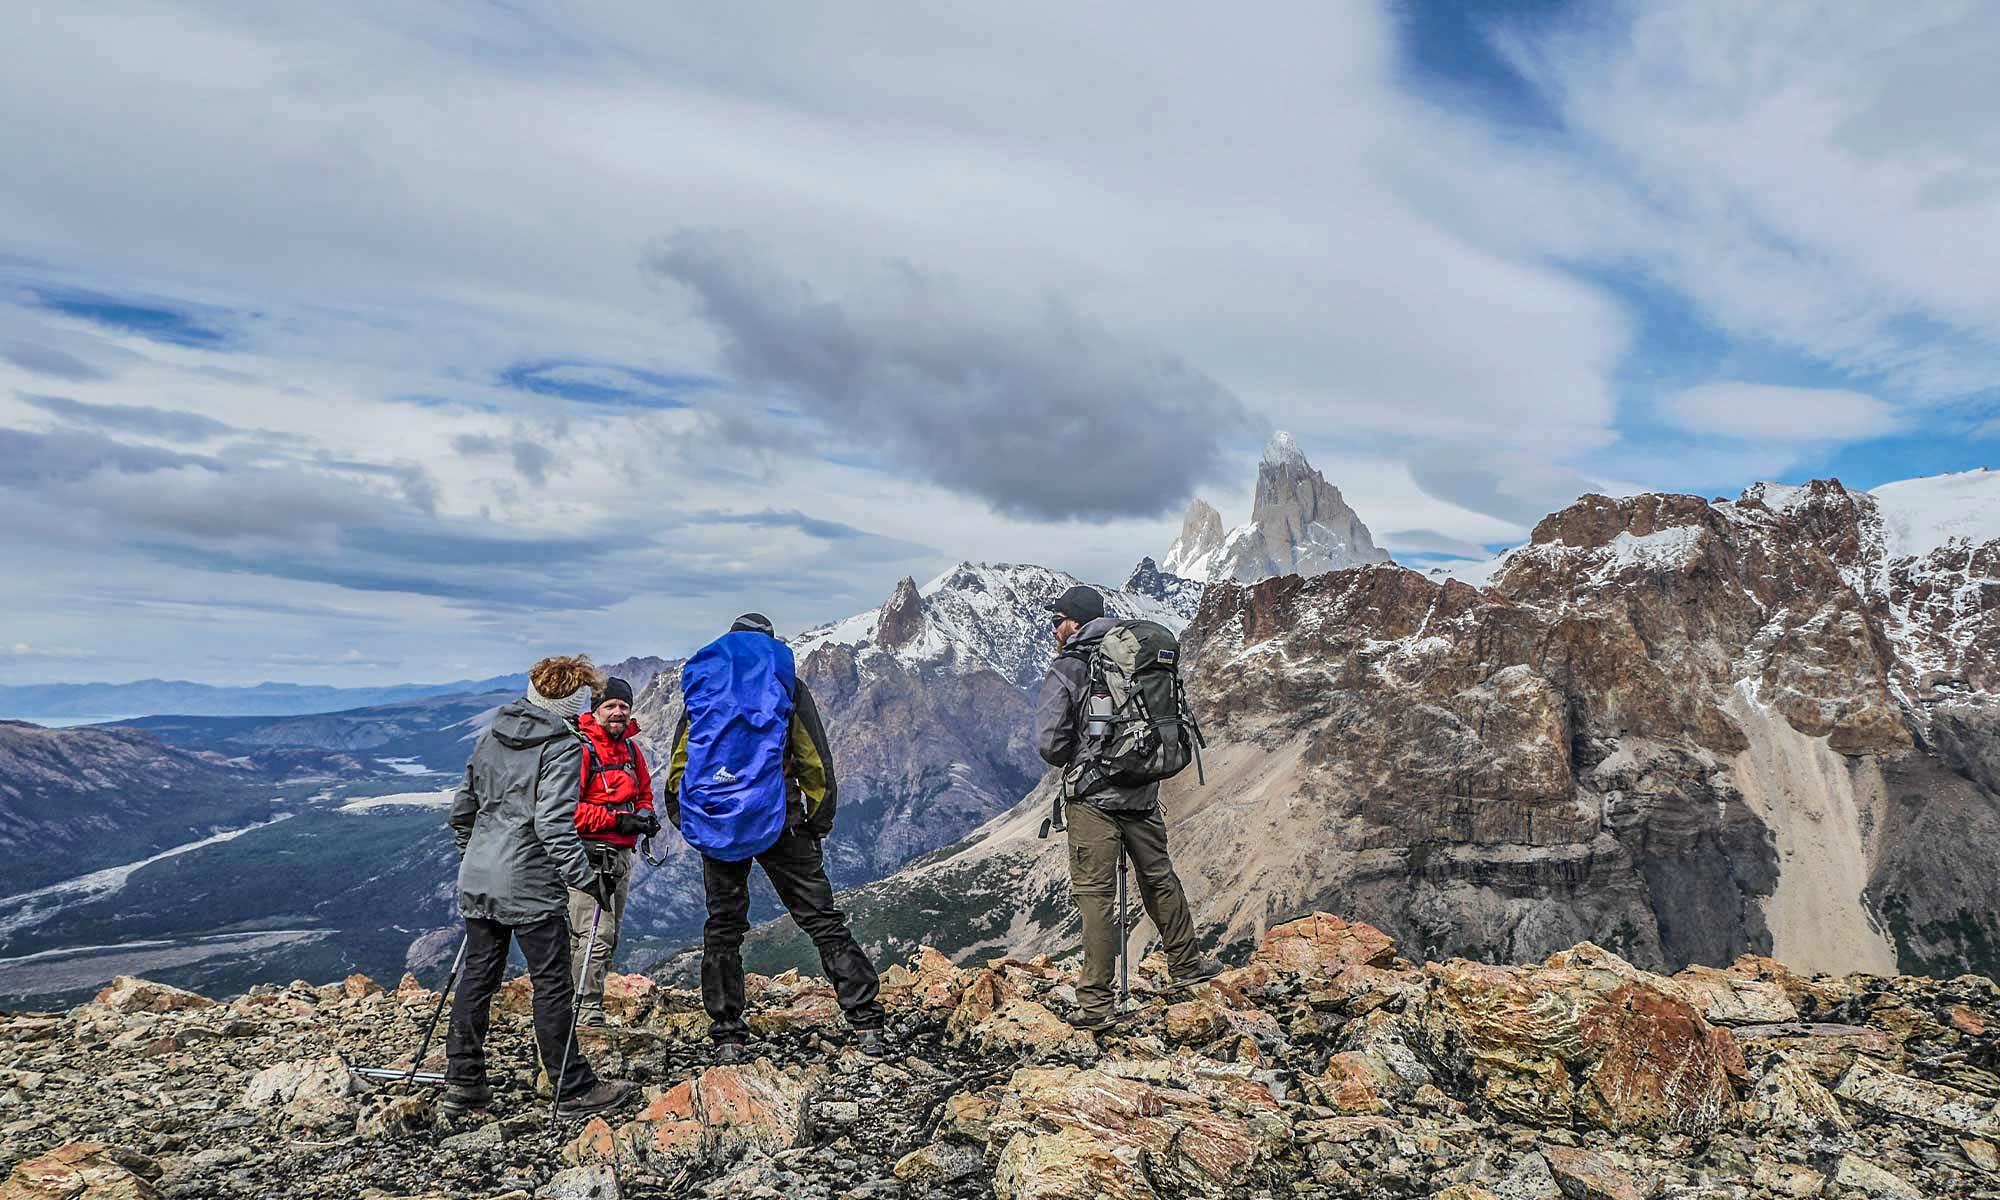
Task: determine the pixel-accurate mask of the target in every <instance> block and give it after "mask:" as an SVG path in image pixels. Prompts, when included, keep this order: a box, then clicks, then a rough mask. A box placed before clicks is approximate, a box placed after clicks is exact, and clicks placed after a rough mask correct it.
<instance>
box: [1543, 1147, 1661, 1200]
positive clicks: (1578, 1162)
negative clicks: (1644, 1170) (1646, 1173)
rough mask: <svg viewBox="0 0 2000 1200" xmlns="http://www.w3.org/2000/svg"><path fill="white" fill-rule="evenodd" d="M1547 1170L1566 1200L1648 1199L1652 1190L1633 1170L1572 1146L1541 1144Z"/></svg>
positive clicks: (1600, 1155) (1602, 1156)
mask: <svg viewBox="0 0 2000 1200" xmlns="http://www.w3.org/2000/svg"><path fill="white" fill-rule="evenodd" d="M1542 1158H1543V1159H1545V1160H1546V1161H1547V1162H1548V1164H1549V1174H1550V1175H1552V1176H1554V1178H1555V1181H1556V1186H1557V1187H1558V1188H1561V1189H1562V1194H1563V1195H1564V1196H1567V1197H1569V1200H1647V1198H1648V1197H1649V1196H1651V1195H1652V1194H1653V1192H1654V1188H1653V1187H1652V1185H1651V1184H1648V1183H1643V1182H1641V1181H1640V1180H1639V1178H1638V1177H1637V1176H1635V1175H1634V1174H1633V1173H1632V1172H1630V1171H1628V1170H1626V1169H1625V1168H1624V1167H1621V1166H1619V1165H1618V1164H1617V1163H1615V1162H1613V1161H1611V1159H1609V1158H1607V1157H1606V1156H1604V1155H1602V1154H1597V1153H1595V1152H1593V1151H1590V1150H1583V1149H1579V1148H1576V1147H1571V1146H1544V1147H1542Z"/></svg>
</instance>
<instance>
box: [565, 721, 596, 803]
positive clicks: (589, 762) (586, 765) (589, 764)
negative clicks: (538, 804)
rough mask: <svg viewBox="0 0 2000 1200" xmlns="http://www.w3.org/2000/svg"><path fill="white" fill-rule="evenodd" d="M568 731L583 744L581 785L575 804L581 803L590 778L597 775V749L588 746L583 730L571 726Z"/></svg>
mask: <svg viewBox="0 0 2000 1200" xmlns="http://www.w3.org/2000/svg"><path fill="white" fill-rule="evenodd" d="M569 731H570V732H571V733H572V734H575V735H576V740H577V741H579V742H582V743H583V784H582V786H580V787H578V788H577V792H576V798H577V802H578V803H582V801H583V798H584V796H585V795H587V794H588V793H589V792H590V781H591V778H592V777H593V776H595V775H596V774H597V770H598V767H597V747H596V746H593V745H591V744H590V737H589V735H587V734H585V733H584V732H583V730H581V729H578V728H577V727H576V726H574V725H572V726H570V727H569Z"/></svg>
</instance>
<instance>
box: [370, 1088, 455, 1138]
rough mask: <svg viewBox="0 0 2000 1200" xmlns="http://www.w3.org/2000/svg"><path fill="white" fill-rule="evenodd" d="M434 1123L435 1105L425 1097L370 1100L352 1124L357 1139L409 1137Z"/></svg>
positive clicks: (395, 1097) (372, 1098)
mask: <svg viewBox="0 0 2000 1200" xmlns="http://www.w3.org/2000/svg"><path fill="white" fill-rule="evenodd" d="M436 1120H437V1101H436V1100H435V1099H433V1098H432V1097H430V1096H428V1095H420V1096H390V1097H370V1098H368V1099H367V1100H364V1101H363V1102H362V1103H361V1115H360V1117H359V1119H358V1120H356V1121H355V1124H354V1132H355V1135H356V1136H357V1137H364V1138H384V1137H410V1136H413V1135H415V1134H418V1133H422V1132H423V1131H424V1130H426V1129H429V1128H430V1127H431V1125H432V1124H433V1123H435V1122H436Z"/></svg>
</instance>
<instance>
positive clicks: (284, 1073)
mask: <svg viewBox="0 0 2000 1200" xmlns="http://www.w3.org/2000/svg"><path fill="white" fill-rule="evenodd" d="M360 1090H361V1081H360V1080H358V1079H356V1078H355V1077H354V1073H353V1072H352V1071H350V1070H349V1069H348V1067H347V1063H346V1062H345V1061H344V1060H343V1059H342V1058H341V1057H340V1056H339V1055H338V1054H329V1055H325V1056H323V1057H321V1058H314V1059H296V1060H293V1061H291V1062H282V1063H277V1064H274V1065H272V1066H269V1067H266V1068H264V1069H263V1070H261V1071H259V1072H257V1074H256V1075H255V1076H253V1077H252V1078H251V1080H250V1084H249V1086H248V1087H246V1088H245V1089H244V1091H243V1106H244V1107H245V1108H249V1109H254V1110H258V1111H263V1112H271V1111H275V1112H276V1114H277V1116H278V1119H279V1121H280V1122H281V1123H282V1124H283V1125H284V1126H285V1127H286V1128H288V1129H299V1130H321V1131H324V1130H335V1129H338V1130H339V1131H340V1132H342V1133H346V1132H348V1131H349V1129H351V1128H352V1124H353V1122H354V1119H355V1113H356V1110H357V1108H358V1107H359V1106H358V1104H357V1102H356V1100H355V1096H356V1094H357V1093H358V1092H360Z"/></svg>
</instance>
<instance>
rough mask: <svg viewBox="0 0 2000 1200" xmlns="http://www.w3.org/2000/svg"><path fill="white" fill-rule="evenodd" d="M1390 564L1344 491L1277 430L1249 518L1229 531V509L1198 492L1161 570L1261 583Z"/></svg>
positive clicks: (1261, 465) (1185, 575)
mask: <svg viewBox="0 0 2000 1200" xmlns="http://www.w3.org/2000/svg"><path fill="white" fill-rule="evenodd" d="M1387 561H1389V555H1388V553H1387V552H1386V551H1384V550H1381V549H1379V548H1377V547H1376V545H1375V540H1374V538H1373V536H1372V535H1371V534H1370V533H1369V532H1368V526H1367V525H1365V524H1363V523H1362V521H1361V518H1360V517H1359V516H1357V515H1355V512H1354V510H1353V509H1352V508H1349V507H1348V505H1347V501H1346V500H1344V499H1342V497H1341V495H1340V489H1339V488H1337V487H1335V486H1333V485H1332V484H1331V483H1328V482H1327V481H1326V477H1325V476H1324V475H1322V474H1320V473H1319V472H1318V471H1317V470H1315V469H1314V468H1313V465H1312V464H1311V463H1309V462H1307V461H1306V456H1305V454H1304V452H1302V451H1301V450H1300V449H1299V445H1298V442H1297V441H1295V440H1294V439H1293V437H1292V435H1291V434H1289V433H1283V432H1280V433H1276V434H1273V435H1272V437H1271V441H1270V444H1269V445H1268V446H1266V447H1265V449H1264V458H1263V461H1262V462H1260V463H1259V464H1258V467H1257V489H1256V493H1255V496H1254V498H1253V500H1252V503H1251V511H1250V523H1249V524H1247V525H1242V526H1238V527H1237V528H1235V529H1233V530H1230V531H1228V532H1227V533H1225V532H1223V528H1222V514H1220V513H1218V512H1217V511H1216V510H1215V508H1214V506H1212V505H1210V504H1209V503H1208V501H1206V500H1203V499H1201V498H1200V497H1199V496H1197V497H1196V498H1195V499H1194V500H1193V501H1191V502H1190V503H1189V504H1188V510H1187V515H1186V517H1185V518H1184V519H1183V520H1182V522H1181V535H1180V537H1179V538H1177V539H1175V541H1174V544H1173V545H1172V546H1171V547H1170V548H1169V549H1168V550H1167V556H1166V558H1165V559H1164V560H1162V562H1161V569H1162V570H1164V571H1166V572H1167V573H1168V574H1170V575H1178V576H1181V577H1183V578H1187V579H1193V580H1197V581H1199V582H1203V583H1217V582H1224V581H1228V582H1235V583H1255V582H1257V581H1258V580H1260V579H1270V578H1273V577H1274V576H1278V575H1319V574H1322V573H1324V572H1327V571H1337V570H1340V569H1341V568H1343V567H1353V566H1360V565H1362V564H1364V563H1376V562H1387Z"/></svg>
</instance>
